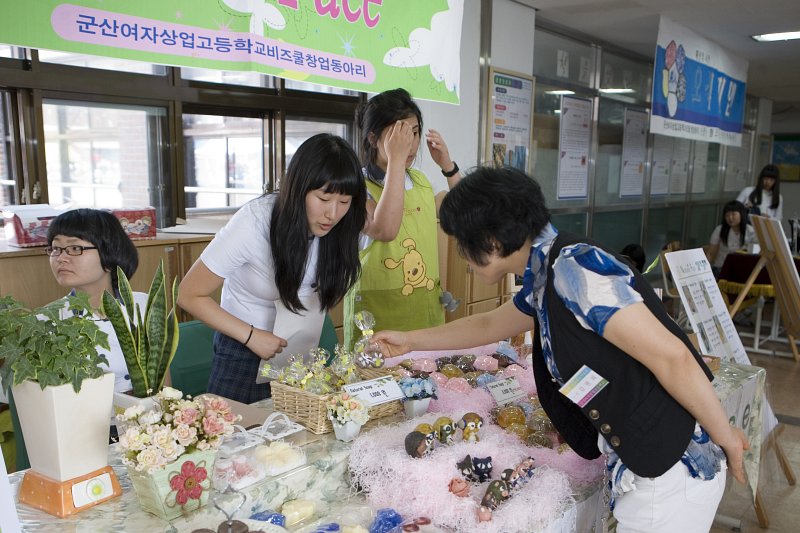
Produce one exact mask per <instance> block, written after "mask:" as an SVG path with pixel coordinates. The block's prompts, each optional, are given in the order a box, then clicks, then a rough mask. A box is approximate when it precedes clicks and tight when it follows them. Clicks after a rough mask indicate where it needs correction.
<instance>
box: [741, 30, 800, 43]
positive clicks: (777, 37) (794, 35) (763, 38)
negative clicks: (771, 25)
mask: <svg viewBox="0 0 800 533" xmlns="http://www.w3.org/2000/svg"><path fill="white" fill-rule="evenodd" d="M751 37H752V38H753V39H754V40H756V41H758V42H761V43H768V42H771V41H791V40H792V39H800V31H785V32H783V33H765V34H764V35H751Z"/></svg>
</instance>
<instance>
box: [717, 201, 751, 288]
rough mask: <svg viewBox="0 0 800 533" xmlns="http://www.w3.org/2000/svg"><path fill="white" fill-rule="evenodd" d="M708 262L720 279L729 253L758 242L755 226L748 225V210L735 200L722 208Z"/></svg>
mask: <svg viewBox="0 0 800 533" xmlns="http://www.w3.org/2000/svg"><path fill="white" fill-rule="evenodd" d="M709 242H710V244H711V246H710V247H709V249H708V260H709V261H710V262H711V271H712V272H713V273H714V277H719V272H720V269H721V268H722V265H723V263H725V258H726V257H727V256H728V254H729V253H731V252H735V251H736V250H742V249H745V248H747V246H748V245H750V244H753V243H755V242H756V234H755V231H754V230H753V226H751V225H750V224H748V223H747V209H746V208H745V206H744V204H742V203H741V202H739V201H737V200H734V201H732V202H728V203H727V204H725V206H724V207H723V208H722V221H721V223H720V224H719V225H718V226H717V227H716V228H714V231H712V232H711V238H710V239H709Z"/></svg>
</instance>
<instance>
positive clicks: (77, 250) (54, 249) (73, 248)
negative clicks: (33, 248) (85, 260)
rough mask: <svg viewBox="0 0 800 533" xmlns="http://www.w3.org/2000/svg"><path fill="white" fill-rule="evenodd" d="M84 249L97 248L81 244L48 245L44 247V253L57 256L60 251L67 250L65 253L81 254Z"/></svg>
mask: <svg viewBox="0 0 800 533" xmlns="http://www.w3.org/2000/svg"><path fill="white" fill-rule="evenodd" d="M84 250H97V246H81V245H79V244H71V245H69V246H64V247H63V248H62V247H61V246H48V247H46V248H45V249H44V253H46V254H47V255H49V256H50V257H58V256H59V255H61V252H67V255H72V256H75V255H83V251H84Z"/></svg>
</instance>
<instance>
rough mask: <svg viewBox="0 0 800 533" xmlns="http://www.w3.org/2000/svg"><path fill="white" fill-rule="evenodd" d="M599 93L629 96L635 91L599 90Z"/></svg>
mask: <svg viewBox="0 0 800 533" xmlns="http://www.w3.org/2000/svg"><path fill="white" fill-rule="evenodd" d="M600 92H601V93H605V94H630V93H635V92H636V91H634V90H633V89H600Z"/></svg>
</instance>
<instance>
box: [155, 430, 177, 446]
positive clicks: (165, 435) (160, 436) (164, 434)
mask: <svg viewBox="0 0 800 533" xmlns="http://www.w3.org/2000/svg"><path fill="white" fill-rule="evenodd" d="M153 445H154V446H157V447H159V448H161V449H162V450H163V449H165V448H166V447H167V446H169V445H173V446H174V445H175V439H174V438H173V436H172V431H170V429H169V428H168V427H166V426H162V427H160V428H159V429H157V430H156V431H154V432H153Z"/></svg>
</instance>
